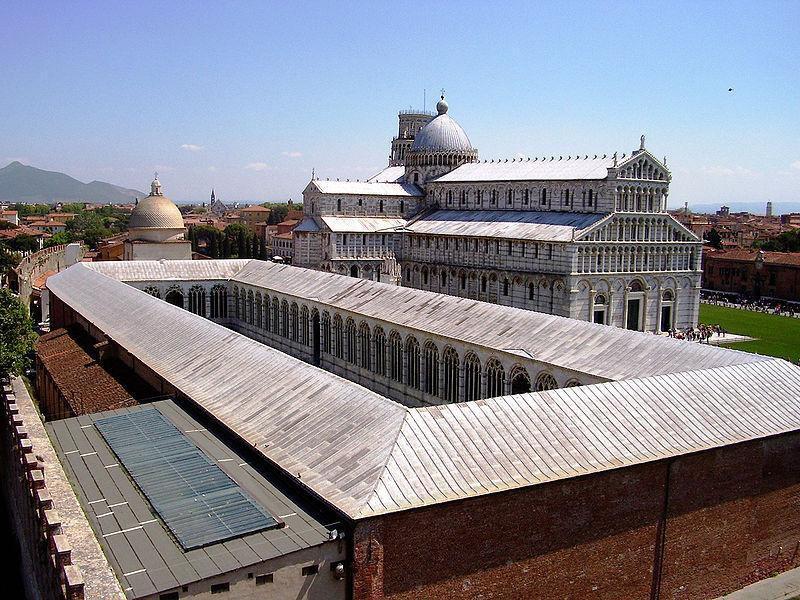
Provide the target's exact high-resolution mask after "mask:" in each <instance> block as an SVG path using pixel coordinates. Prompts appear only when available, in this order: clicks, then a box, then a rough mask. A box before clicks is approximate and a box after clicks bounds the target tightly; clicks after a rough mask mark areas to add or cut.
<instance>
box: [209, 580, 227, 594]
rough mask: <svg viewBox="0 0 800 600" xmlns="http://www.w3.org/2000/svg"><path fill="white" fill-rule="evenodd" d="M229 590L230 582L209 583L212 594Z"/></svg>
mask: <svg viewBox="0 0 800 600" xmlns="http://www.w3.org/2000/svg"><path fill="white" fill-rule="evenodd" d="M230 591H231V584H230V583H228V582H227V581H226V582H225V583H214V584H212V585H211V593H212V594H224V593H225V592H230Z"/></svg>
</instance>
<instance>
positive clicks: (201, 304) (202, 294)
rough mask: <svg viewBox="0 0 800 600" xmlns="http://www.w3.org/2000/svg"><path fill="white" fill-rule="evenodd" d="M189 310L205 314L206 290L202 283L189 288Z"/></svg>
mask: <svg viewBox="0 0 800 600" xmlns="http://www.w3.org/2000/svg"><path fill="white" fill-rule="evenodd" d="M189 312H193V313H194V314H196V315H200V316H201V317H205V316H206V290H205V288H203V286H202V285H193V286H192V287H191V288H189Z"/></svg>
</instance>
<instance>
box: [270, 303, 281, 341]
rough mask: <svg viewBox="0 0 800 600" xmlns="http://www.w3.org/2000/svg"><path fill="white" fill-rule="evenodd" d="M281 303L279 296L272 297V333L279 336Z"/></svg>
mask: <svg viewBox="0 0 800 600" xmlns="http://www.w3.org/2000/svg"><path fill="white" fill-rule="evenodd" d="M280 312H281V302H280V300H278V297H277V296H273V297H272V333H274V334H278V333H280V330H281V319H280Z"/></svg>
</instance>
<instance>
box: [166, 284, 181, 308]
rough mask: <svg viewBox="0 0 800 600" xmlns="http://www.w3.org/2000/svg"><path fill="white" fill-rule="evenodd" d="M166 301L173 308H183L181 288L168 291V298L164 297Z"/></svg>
mask: <svg viewBox="0 0 800 600" xmlns="http://www.w3.org/2000/svg"><path fill="white" fill-rule="evenodd" d="M164 300H166V301H167V302H169V303H170V304H172V305H173V306H177V307H178V308H183V292H182V291H181V290H180V288H172V289H170V290H168V291H167V294H166V296H164Z"/></svg>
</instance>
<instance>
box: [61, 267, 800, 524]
mask: <svg viewBox="0 0 800 600" xmlns="http://www.w3.org/2000/svg"><path fill="white" fill-rule="evenodd" d="M176 262H177V261H176ZM253 262H256V261H253ZM248 266H252V265H248ZM285 268H286V267H284V268H283V269H285ZM283 269H281V268H279V269H277V270H275V271H274V274H276V275H277V276H278V278H279V279H282V280H286V279H288V278H289V276H290V273H291V276H292V279H295V278H296V277H295V275H296V273H295V272H294V271H292V272H289V271H283ZM281 271H283V272H281ZM309 273H311V274H313V275H314V276H315V278H316V279H317V280H322V281H318V283H317V284H316V286H315V287H316V289H315V290H313V293H317V294H322V295H324V296H325V297H328V293H329V292H331V291H332V290H330V289H327V290H326V289H325V288H326V284H328V288H329V287H330V281H331V280H330V278H329V276H328V275H327V274H324V273H319V272H309ZM242 277H244V278H247V279H251V280H252V279H254V276H253V274H252V273H249V274H247V273H242ZM302 279H303V281H302V282H301V284H302V285H304V286H305V287H306V292H308V291H309V288H310V287H311V283H310V282H309V280H307V279H304V278H302ZM342 279H347V278H342ZM351 281H352V280H351ZM365 284H372V285H371V286H368V285H365ZM376 286H378V287H382V288H384V289H390V288H391V287H392V286H381V285H380V284H374V283H372V282H367V281H363V280H362V282H361V285H360V289H351V290H350V292H351V293H348V294H346V296H345V297H343V298H342V303H343V304H346V305H349V306H351V307H353V308H355V309H356V310H361V309H363V306H364V305H369V303H370V301H371V300H374V298H375V294H371V293H370V287H372V288H373V291H374V289H376ZM51 289H52V290H53V293H54V294H55V295H56V296H57V297H58V298H59V299H60V300H61V301H63V302H64V303H65V304H66V305H68V306H70V307H72V308H73V309H74V310H75V311H77V312H78V313H80V314H81V315H83V316H84V318H86V319H87V320H88V321H90V322H91V323H92V324H93V325H94V326H95V327H97V328H98V329H99V330H100V331H102V332H103V333H104V334H105V335H106V336H108V337H109V338H110V339H111V340H113V341H114V342H116V343H117V344H119V345H121V346H122V347H124V348H126V349H127V350H128V352H130V353H131V354H132V355H133V356H134V357H135V358H136V359H137V360H138V361H141V363H143V364H144V365H146V366H148V367H149V368H150V369H152V370H153V371H154V372H155V373H156V374H158V375H159V376H161V377H163V378H164V379H165V380H167V381H169V382H170V383H171V384H172V385H173V386H175V387H176V388H177V389H178V390H180V392H181V393H182V394H185V395H186V396H187V397H188V398H190V399H191V400H192V401H193V402H195V403H197V404H198V405H199V406H201V407H202V408H203V409H204V410H205V411H207V413H208V414H209V415H211V416H212V417H213V418H215V419H217V420H218V421H220V422H221V423H223V424H224V425H225V426H226V427H228V428H229V429H230V430H231V431H233V432H234V433H235V434H236V435H238V436H239V437H241V438H242V439H243V440H245V441H246V442H247V443H249V444H250V445H251V446H252V447H253V448H254V449H256V450H257V451H259V452H260V453H261V454H262V455H263V456H264V457H265V458H266V459H267V460H268V461H270V462H271V463H273V464H275V465H277V466H278V467H279V468H280V469H282V470H283V471H284V472H285V473H287V474H289V475H291V476H292V477H295V478H296V480H297V482H298V483H299V484H301V485H303V486H306V487H307V488H308V489H309V490H311V491H312V492H313V493H314V494H316V495H318V496H319V497H321V498H323V499H324V500H326V501H327V502H329V503H330V504H331V505H333V506H335V507H337V508H338V509H339V510H341V511H342V512H343V513H345V514H347V515H349V516H350V517H351V518H353V519H361V518H368V517H371V516H375V515H379V514H384V513H388V512H393V511H399V510H406V509H410V508H416V507H421V506H425V505H430V504H434V503H438V502H446V501H451V500H457V499H460V498H467V497H471V496H478V495H483V494H490V493H495V492H499V491H504V490H510V489H515V488H520V487H525V486H531V485H536V484H540V483H544V482H548V481H555V480H559V479H567V478H571V477H576V476H580V475H585V474H590V473H595V472H600V471H604V470H608V469H614V468H619V467H623V466H626V465H632V464H640V463H645V462H649V461H655V460H661V459H664V458H669V457H672V456H678V455H682V454H686V453H691V452H697V451H701V450H705V449H710V448H716V447H719V446H723V445H727V444H734V443H739V442H743V441H746V440H752V439H758V438H761V437H766V436H771V435H775V434H779V433H784V432H788V431H796V430H798V429H800V368H798V367H795V366H793V365H791V364H790V363H788V362H786V361H783V360H779V359H766V358H763V357H755V356H752V355H746V354H743V353H736V352H732V351H724V350H718V349H717V352H716V353H714V354H716V355H717V356H727V357H729V358H730V359H738V360H729V361H727V362H729V363H730V366H719V367H716V368H705V369H703V368H702V366H703V362H704V361H703V360H702V356H701V355H698V357H697V358H698V360H697V362H696V364H695V366H694V368H693V369H688V370H686V371H685V372H681V373H669V374H664V375H659V376H655V377H643V378H642V377H638V378H634V379H629V380H627V381H617V382H609V383H601V384H595V385H589V386H584V387H575V388H565V389H559V390H552V391H548V392H539V393H529V394H521V395H517V396H507V397H501V398H491V399H487V400H479V401H475V402H464V403H458V404H449V405H445V406H433V407H427V408H415V409H412V408H406V407H404V406H402V405H400V404H398V403H396V402H394V401H392V400H389V399H388V398H384V397H382V396H380V395H378V394H376V393H374V392H371V391H369V390H367V389H365V388H363V387H361V386H359V385H357V384H354V383H352V382H350V381H347V380H345V379H342V378H340V377H338V376H336V375H333V374H331V373H328V372H326V371H323V370H321V369H318V368H316V367H313V366H311V365H308V364H306V363H304V362H302V361H300V360H297V359H295V358H292V357H290V356H288V355H286V354H283V353H281V352H279V351H277V350H274V349H272V348H270V347H268V346H265V345H263V344H261V343H259V342H257V341H255V340H252V339H250V338H247V337H245V336H243V335H241V334H239V333H236V332H233V331H230V330H228V329H226V328H225V327H222V326H220V325H217V324H215V323H213V322H211V321H209V320H208V319H205V318H203V317H200V316H197V315H194V314H191V313H189V312H188V311H185V310H183V309H181V308H178V307H175V306H172V305H171V304H169V303H167V302H164V301H162V300H159V299H156V298H153V297H151V296H149V295H148V294H146V293H144V292H141V291H139V290H136V289H134V288H133V287H130V286H127V285H125V284H123V283H121V282H119V281H116V280H114V279H112V278H111V277H106V276H103V275H102V274H101V273H100V272H99V270H95V269H92V268H88V267H87V265H85V264H83V263H79V264H77V265H75V266H72V267H70V268H69V269H67V270H65V271H63V272H61V273H59V274H58V275H56V276H55V277H54V278H53V281H52V284H51ZM395 289H396V290H397V292H398V294H400V295H393V296H392V297H391V298H383V300H389V301H394V302H395V303H396V304H395V305H394V306H392V307H391V308H392V310H393V311H394V312H396V313H398V314H400V315H401V316H403V319H407V320H410V319H411V315H406V314H405V313H406V309H407V308H410V306H409V305H408V304H406V305H405V306H404V303H403V302H402V301H401V298H402V294H403V293H404V292H405V293H409V292H417V290H404V289H403V288H395ZM377 295H378V296H380V295H381V294H380V293H378V294H377ZM412 296H413V294H412ZM423 297H424V299H425V300H426V302H427V306H426V307H425V308H426V309H427V310H420V309H421V308H423V307H420V306H415V307H414V308H415V314H414V317H416V319H417V324H416V327H417V328H418V329H423V330H424V329H428V330H430V331H436V330H437V329H438V328H440V327H443V326H445V322H444V321H443V320H441V319H439V320H437V321H436V323H433V322H431V321H430V316H429V315H428V314H426V313H427V312H434V313H436V312H437V304H438V303H437V299H438V301H439V302H440V303H442V304H441V306H440V308H442V309H444V310H446V311H447V312H448V319H447V321H448V322H449V323H452V324H453V326H455V327H460V328H462V331H463V334H464V337H465V338H469V337H471V336H472V335H473V333H474V331H473V329H472V328H471V327H469V326H468V324H466V323H465V322H464V319H468V318H469V315H470V313H471V311H475V310H476V309H478V308H479V307H478V306H477V305H480V304H481V303H475V302H472V301H466V302H465V301H463V299H453V300H454V304H447V302H446V301H447V297H444V296H440V295H438V294H429V293H423ZM409 298H410V296H409V297H407V300H408V299H409ZM487 306H491V305H487ZM492 308H493V310H494V312H495V314H494V316H492V317H487V315H480V318H481V327H480V329H481V330H482V331H487V330H493V331H495V332H496V333H495V335H496V336H498V340H503V339H505V343H506V344H507V345H514V344H516V343H517V340H518V339H519V334H520V333H522V332H521V331H520V332H517V333H516V334H515V333H514V331H513V328H510V325H511V323H510V322H509V317H511V316H513V315H512V312H513V313H524V312H526V311H520V310H517V309H504V307H497V306H492ZM388 310H389V307H388V305H387V306H386V308H385V309H384V312H386V311H388ZM509 311H512V312H509ZM121 312H122V313H124V314H126V315H129V316H130V318H127V319H120V318H119V315H120V313H121ZM529 314H533V313H529ZM540 316H544V317H548V315H540ZM511 320H512V321H513V318H512V319H511ZM548 320H549V322H548V323H547V326H548V327H547V328H549V329H553V330H555V331H556V333H557V334H558V335H557V336H556V337H557V338H558V339H557V340H553V339H550V340H548V343H550V344H552V345H553V346H554V347H555V350H556V351H557V352H561V353H567V354H569V353H571V352H575V351H576V349H579V348H580V347H582V346H586V344H587V343H589V344H591V342H595V343H596V342H598V341H600V340H601V338H602V337H603V334H608V335H610V336H611V337H612V338H613V337H614V335H613V332H616V331H618V333H619V334H620V335H618V336H617V339H616V340H614V342H615V343H616V344H619V345H620V346H621V351H622V352H624V353H625V354H626V355H627V357H628V362H629V363H638V364H640V366H641V367H642V369H643V370H644V371H647V370H648V369H647V366H648V364H647V363H649V362H651V361H659V360H662V361H663V360H664V358H665V356H666V355H667V354H669V352H670V351H671V352H672V353H673V354H674V353H676V352H678V350H679V346H678V345H677V344H682V345H683V347H685V348H696V349H700V348H702V347H701V345H700V344H689V343H687V342H675V341H674V340H668V339H663V338H657V337H656V336H652V335H647V334H636V333H631V332H623V331H622V330H613V329H611V328H607V327H606V328H599V329H594V330H593V333H594V335H593V337H594V339H593V340H587V339H583V340H580V343H578V344H576V341H575V340H573V339H572V337H573V336H572V335H571V334H572V333H574V331H570V328H571V326H573V325H579V326H584V325H590V324H585V323H580V322H578V321H570V320H568V319H560V318H559V317H548ZM487 323H490V324H491V326H487ZM547 328H545V331H546V329H547ZM590 329H591V328H588V327H587V328H585V330H586V331H589V330H590ZM545 331H542V330H533V331H525V332H524V333H525V334H526V336H527V337H529V338H537V337H539V336H540V335H542V334H543V333H545ZM622 334H625V335H622ZM645 338H649V339H651V340H653V344H652V345H649V344H643V345H642V344H640V342H642V343H643V341H644V339H645ZM658 344H660V345H663V348H664V349H666V350H667V352H666V353H664V352H660V353H657V354H656V355H655V356H650V355H648V354H647V350H652V349H653V348H655V346H656V345H658ZM644 346H648V347H644ZM702 349H703V352H704V353H705V354H706V355H709V354H711V353H712V352H711V350H712V349H711V348H702ZM589 351H590V352H592V353H594V354H597V355H598V358H599V359H600V360H602V358H603V356H602V355H603V349H602V348H598V347H594V348H592V347H590V348H589ZM220 357H225V361H226V368H225V369H220V368H219V358H220ZM748 357H749V358H748ZM722 362H726V361H722ZM737 362H738V363H740V364H735V363H737Z"/></svg>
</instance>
